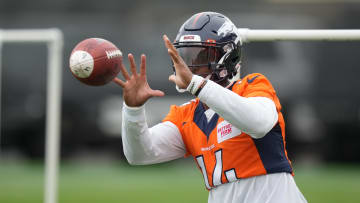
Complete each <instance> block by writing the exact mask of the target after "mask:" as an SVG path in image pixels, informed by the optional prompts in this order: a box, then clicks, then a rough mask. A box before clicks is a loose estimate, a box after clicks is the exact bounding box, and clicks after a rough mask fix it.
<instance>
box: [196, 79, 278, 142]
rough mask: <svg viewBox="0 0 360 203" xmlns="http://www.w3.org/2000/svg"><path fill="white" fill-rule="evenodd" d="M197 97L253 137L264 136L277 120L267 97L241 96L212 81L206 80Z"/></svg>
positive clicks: (273, 106) (275, 111)
mask: <svg viewBox="0 0 360 203" xmlns="http://www.w3.org/2000/svg"><path fill="white" fill-rule="evenodd" d="M193 77H194V78H193V80H198V81H199V82H202V81H203V78H201V77H200V76H197V75H194V76H193ZM198 97H199V99H200V101H202V102H204V103H205V104H206V105H208V106H209V107H210V108H211V109H212V110H214V111H215V112H216V113H218V114H219V115H220V116H221V117H223V118H224V119H225V120H227V121H228V122H230V123H231V124H233V125H234V126H236V127H237V128H239V129H240V130H242V131H243V132H245V133H246V134H248V135H250V136H251V137H253V138H261V137H263V136H265V135H266V134H267V133H268V132H269V131H270V130H271V129H272V128H273V127H274V125H275V124H276V123H277V121H278V113H277V110H276V107H275V103H274V102H273V101H272V100H271V99H269V98H267V97H249V98H247V97H242V96H240V95H238V94H236V93H235V92H233V91H231V90H229V89H227V88H224V87H222V86H220V85H218V84H217V83H215V82H213V81H207V82H206V84H205V86H204V87H203V88H202V90H201V91H200V93H199V95H198ZM219 98H221V99H219Z"/></svg>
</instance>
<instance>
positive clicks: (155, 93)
mask: <svg viewBox="0 0 360 203" xmlns="http://www.w3.org/2000/svg"><path fill="white" fill-rule="evenodd" d="M150 94H151V96H153V97H162V96H164V95H165V93H164V92H163V91H160V90H150Z"/></svg>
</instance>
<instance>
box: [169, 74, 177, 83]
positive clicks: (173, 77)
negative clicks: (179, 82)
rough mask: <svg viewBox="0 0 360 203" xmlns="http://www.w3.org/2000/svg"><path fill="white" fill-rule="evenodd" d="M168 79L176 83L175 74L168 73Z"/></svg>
mask: <svg viewBox="0 0 360 203" xmlns="http://www.w3.org/2000/svg"><path fill="white" fill-rule="evenodd" d="M169 80H170V81H171V82H173V83H175V84H176V82H175V81H176V76H175V75H170V76H169Z"/></svg>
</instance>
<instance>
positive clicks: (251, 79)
mask: <svg viewBox="0 0 360 203" xmlns="http://www.w3.org/2000/svg"><path fill="white" fill-rule="evenodd" d="M242 82H243V83H245V84H243V85H242V87H243V88H244V89H243V90H242V91H241V92H242V94H241V96H243V97H266V98H269V99H271V100H272V101H274V103H275V106H276V109H277V110H278V111H280V110H281V105H280V101H279V99H278V98H277V96H276V92H275V89H274V88H273V86H272V85H271V83H270V81H269V80H268V79H267V78H266V77H265V76H264V75H262V74H260V73H253V74H249V75H247V76H246V77H245V78H244V79H243V80H242ZM234 92H237V93H239V92H240V90H239V89H236V88H234Z"/></svg>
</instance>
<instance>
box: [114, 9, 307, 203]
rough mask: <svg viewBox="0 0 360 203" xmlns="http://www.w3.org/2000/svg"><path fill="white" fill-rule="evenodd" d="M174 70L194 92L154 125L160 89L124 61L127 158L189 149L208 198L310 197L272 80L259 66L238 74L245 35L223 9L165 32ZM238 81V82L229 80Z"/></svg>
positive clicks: (150, 158)
mask: <svg viewBox="0 0 360 203" xmlns="http://www.w3.org/2000/svg"><path fill="white" fill-rule="evenodd" d="M163 40H164V43H165V46H166V48H167V49H168V53H169V56H170V58H171V60H172V62H173V67H174V70H175V74H173V75H171V76H170V77H169V80H170V81H172V82H174V83H175V84H176V88H177V89H178V90H179V91H180V92H183V91H188V92H190V93H191V94H193V95H194V96H196V99H194V100H191V101H190V102H188V103H186V104H183V105H181V106H175V105H173V106H171V108H170V112H169V113H168V115H167V116H166V117H165V118H164V120H163V122H161V123H159V124H157V125H155V126H153V127H151V128H149V127H148V125H147V123H146V117H145V107H144V103H145V102H146V101H147V100H148V99H149V98H151V97H153V96H163V95H164V93H163V92H161V91H159V90H153V89H151V88H150V87H149V85H148V83H147V81H146V57H145V55H142V56H141V64H140V73H137V70H136V65H135V61H134V57H133V56H132V55H131V54H129V55H128V58H129V61H130V67H131V68H130V70H131V73H132V74H131V75H130V74H129V73H128V72H127V71H126V68H125V67H124V65H121V71H122V74H123V76H124V78H125V80H126V81H122V80H120V79H117V78H116V79H114V82H116V83H117V84H118V85H120V86H121V87H122V88H123V96H124V105H123V115H122V116H123V119H122V122H123V123H122V142H123V148H124V153H125V156H126V158H127V160H128V161H129V163H130V164H135V165H137V164H154V163H160V162H165V161H169V160H174V159H178V158H181V157H184V156H192V157H193V158H194V160H195V162H196V163H197V165H198V167H199V169H200V171H201V173H202V175H203V177H204V182H205V187H206V188H207V189H208V190H209V197H208V202H210V203H213V202H219V203H220V202H249V203H263V202H268V203H270V202H274V203H288V202H292V203H294V202H306V200H305V198H304V197H303V195H302V194H301V192H300V191H299V189H298V187H297V186H296V184H295V182H294V178H293V169H292V166H291V162H290V160H289V159H288V157H287V152H286V148H285V146H286V145H285V122H284V118H283V115H282V113H281V105H280V102H279V99H278V97H277V96H276V92H275V90H274V88H273V87H272V85H271V83H270V81H269V80H268V79H267V78H266V77H265V76H264V75H262V74H260V73H253V74H249V75H247V76H245V77H243V78H242V79H238V80H234V79H233V77H235V76H236V75H237V74H238V72H239V71H240V63H241V46H242V41H241V37H240V35H239V33H238V29H237V28H236V26H235V25H234V24H233V23H232V22H231V21H230V20H229V19H228V18H227V17H226V16H224V15H222V14H219V13H214V12H202V13H198V14H195V15H193V16H192V17H191V18H189V19H188V20H187V21H186V22H185V23H184V24H183V25H182V26H181V28H180V30H179V32H178V34H177V37H176V39H175V42H174V43H173V44H172V43H171V42H170V41H169V39H168V37H167V36H166V35H164V36H163ZM231 81H233V82H231Z"/></svg>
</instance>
